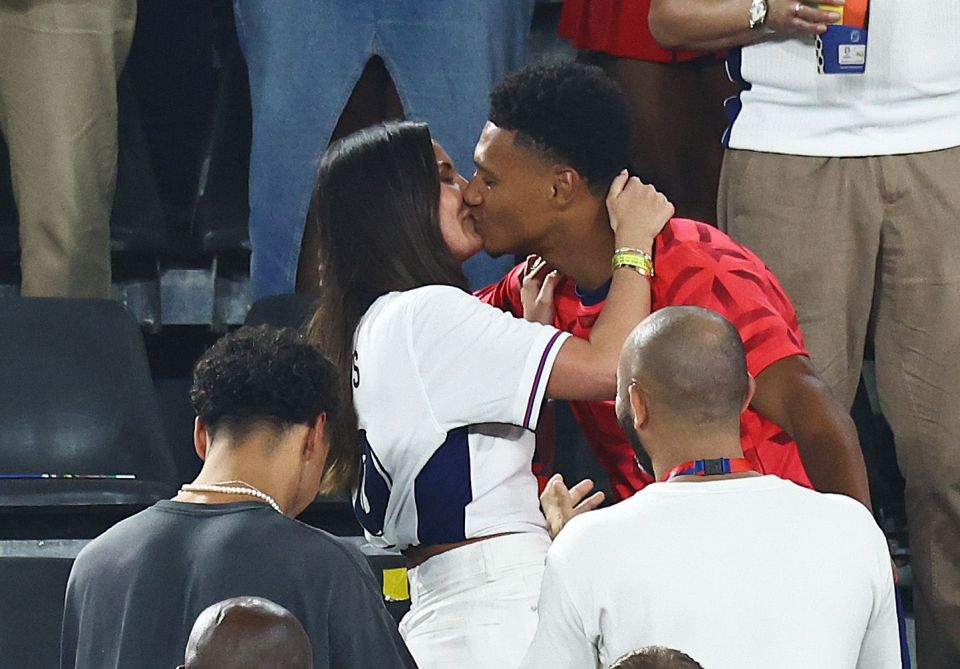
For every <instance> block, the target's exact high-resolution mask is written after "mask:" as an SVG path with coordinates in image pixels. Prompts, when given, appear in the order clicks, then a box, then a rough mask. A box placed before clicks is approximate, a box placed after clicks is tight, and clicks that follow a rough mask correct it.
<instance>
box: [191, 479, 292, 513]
mask: <svg viewBox="0 0 960 669" xmlns="http://www.w3.org/2000/svg"><path fill="white" fill-rule="evenodd" d="M231 483H239V484H240V485H230V484H231ZM180 492H214V493H222V494H224V495H250V496H251V497H256V498H257V499H260V500H263V501H264V502H266V503H267V504H269V505H270V506H272V507H273V510H274V511H276V512H277V513H279V514H281V515H283V510H282V509H281V508H280V505H279V504H277V500H275V499H274V498H273V497H271V496H270V495H268V494H267V493H265V492H263V491H262V490H260V489H259V488H255V487H254V486H252V485H250V484H249V483H247V482H246V481H221V482H219V483H184V484H183V485H182V486H180Z"/></svg>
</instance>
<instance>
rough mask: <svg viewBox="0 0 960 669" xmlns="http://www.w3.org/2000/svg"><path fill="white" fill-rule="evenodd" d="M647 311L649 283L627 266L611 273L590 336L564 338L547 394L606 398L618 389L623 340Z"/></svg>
mask: <svg viewBox="0 0 960 669" xmlns="http://www.w3.org/2000/svg"><path fill="white" fill-rule="evenodd" d="M649 314H650V283H649V279H648V278H647V277H644V276H641V275H640V274H639V273H638V272H636V271H634V270H632V269H629V268H620V269H618V270H616V271H614V273H613V280H612V282H611V285H610V292H609V294H608V296H607V299H606V301H605V302H604V306H603V310H602V311H601V312H600V316H599V317H598V318H597V323H596V325H594V327H593V330H592V331H591V332H590V338H589V340H584V339H578V338H576V337H570V338H569V339H567V341H566V342H564V344H563V347H562V348H561V349H560V353H559V354H558V356H557V361H556V363H555V365H554V368H553V371H552V373H551V374H550V379H549V381H548V383H547V396H548V397H551V398H554V399H565V400H609V399H613V397H614V396H615V395H616V392H617V363H618V361H619V358H620V350H621V349H622V348H623V343H624V342H625V341H626V339H627V336H628V335H629V334H630V333H631V332H632V331H633V329H634V328H635V327H636V326H637V325H638V324H639V323H640V321H642V320H643V319H644V318H646V317H647V316H648V315H649Z"/></svg>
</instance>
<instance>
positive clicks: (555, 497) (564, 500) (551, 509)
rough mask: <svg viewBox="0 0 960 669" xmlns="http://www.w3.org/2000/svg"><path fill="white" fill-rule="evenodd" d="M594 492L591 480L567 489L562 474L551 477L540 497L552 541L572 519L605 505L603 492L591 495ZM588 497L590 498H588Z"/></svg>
mask: <svg viewBox="0 0 960 669" xmlns="http://www.w3.org/2000/svg"><path fill="white" fill-rule="evenodd" d="M592 490H593V481H591V480H590V479H584V480H582V481H580V483H578V484H577V485H575V486H573V487H572V488H567V486H566V484H564V482H563V476H561V475H560V474H554V475H553V476H551V477H550V480H549V481H547V485H546V487H545V488H544V489H543V493H542V494H541V495H540V506H542V507H543V515H544V516H546V519H547V530H548V531H549V532H550V538H551V539H555V538H556V536H557V534H559V532H560V530H562V529H563V526H564V525H566V524H567V523H568V522H569V521H570V519H571V518H573V517H575V516H579V515H580V514H581V513H585V512H587V511H593V510H594V509H596V508H597V507H598V506H600V505H601V504H603V500H604V499H605V497H606V496H605V495H604V494H603V492H602V491H600V492H595V493H593V494H592V495H590V491H592ZM587 495H590V496H589V497H587Z"/></svg>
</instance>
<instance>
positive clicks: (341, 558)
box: [278, 518, 370, 575]
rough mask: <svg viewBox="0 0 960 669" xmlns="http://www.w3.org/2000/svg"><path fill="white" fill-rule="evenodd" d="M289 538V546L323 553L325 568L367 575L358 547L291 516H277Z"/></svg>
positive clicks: (363, 558)
mask: <svg viewBox="0 0 960 669" xmlns="http://www.w3.org/2000/svg"><path fill="white" fill-rule="evenodd" d="M278 520H279V521H283V522H284V527H285V530H286V532H287V533H288V535H289V538H290V540H291V547H294V546H301V547H302V550H308V551H310V552H311V553H314V554H316V555H319V554H323V556H324V563H323V566H324V568H325V569H330V568H340V569H342V570H345V571H347V572H350V573H356V574H364V575H367V574H369V572H370V568H369V566H368V564H367V559H366V557H365V556H364V555H363V552H362V551H361V550H360V548H359V547H357V546H356V545H354V544H353V543H351V542H350V541H348V540H346V539H343V538H341V537H337V536H334V535H332V534H330V533H329V532H326V531H324V530H321V529H318V528H316V527H311V526H310V525H307V524H306V523H302V522H300V521H299V520H294V519H293V518H278Z"/></svg>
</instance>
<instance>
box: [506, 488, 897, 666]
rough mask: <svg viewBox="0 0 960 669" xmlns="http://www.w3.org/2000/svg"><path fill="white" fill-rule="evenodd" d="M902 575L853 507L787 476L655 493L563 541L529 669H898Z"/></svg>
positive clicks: (545, 590) (552, 562) (547, 580)
mask: <svg viewBox="0 0 960 669" xmlns="http://www.w3.org/2000/svg"><path fill="white" fill-rule="evenodd" d="M892 571H893V570H892V566H891V562H890V557H889V553H888V550H887V544H886V540H885V539H884V536H883V533H882V532H881V531H880V528H879V527H877V524H876V523H875V522H874V520H873V517H872V516H871V515H870V512H869V511H867V510H866V509H865V508H864V507H863V506H862V505H860V504H859V503H858V502H856V501H854V500H852V499H850V498H848V497H844V496H840V495H827V494H822V493H818V492H814V491H812V490H808V489H806V488H801V487H800V486H797V485H795V484H793V483H791V482H789V481H784V480H782V479H779V478H777V477H775V476H758V477H748V478H740V479H726V480H719V481H697V482H680V481H674V482H667V483H655V484H653V485H649V486H647V487H646V488H644V489H643V490H642V491H640V492H639V493H637V494H636V495H634V496H633V497H631V498H630V499H628V500H626V501H623V502H621V503H620V504H617V505H616V506H613V507H610V508H608V509H603V510H600V511H594V512H591V513H588V514H585V515H584V516H580V517H578V518H575V519H574V520H573V521H571V522H570V524H569V525H567V527H565V528H564V529H563V531H561V532H560V534H559V535H558V537H557V539H556V541H555V542H554V544H553V546H552V547H551V548H550V551H549V553H548V555H547V567H546V573H545V574H544V579H543V587H542V590H541V594H540V606H539V614H540V623H539V627H538V628H537V633H536V636H535V638H534V641H533V644H532V645H531V647H530V650H529V652H528V653H527V656H526V658H525V659H524V663H523V665H522V667H523V668H524V669H535V668H539V667H542V668H544V669H548V668H549V669H564V668H566V667H569V668H570V669H587V668H588V667H600V666H607V665H608V664H609V663H611V662H613V661H614V660H616V659H617V658H619V657H620V656H622V655H624V654H626V653H628V652H630V651H633V650H636V649H638V648H642V647H644V646H650V645H656V646H666V647H668V648H674V649H676V650H680V651H683V652H684V653H687V654H688V655H690V656H691V657H692V658H693V659H695V660H696V661H697V662H699V663H700V664H702V665H703V666H704V667H708V668H709V669H772V668H773V667H776V669H812V668H813V667H816V669H854V668H855V667H856V668H857V669H892V668H893V667H896V668H897V669H899V668H900V646H899V627H898V622H897V613H896V603H895V602H896V600H895V595H894V589H893V573H892Z"/></svg>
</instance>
